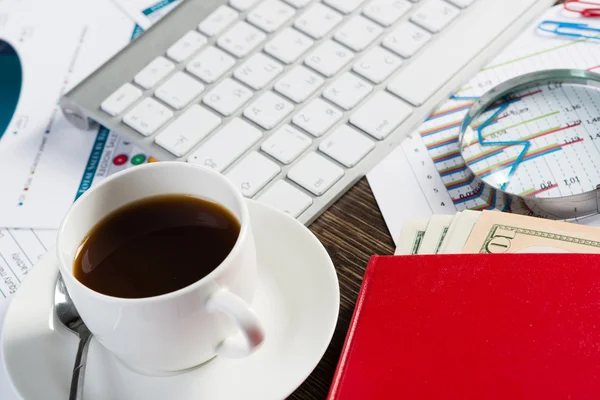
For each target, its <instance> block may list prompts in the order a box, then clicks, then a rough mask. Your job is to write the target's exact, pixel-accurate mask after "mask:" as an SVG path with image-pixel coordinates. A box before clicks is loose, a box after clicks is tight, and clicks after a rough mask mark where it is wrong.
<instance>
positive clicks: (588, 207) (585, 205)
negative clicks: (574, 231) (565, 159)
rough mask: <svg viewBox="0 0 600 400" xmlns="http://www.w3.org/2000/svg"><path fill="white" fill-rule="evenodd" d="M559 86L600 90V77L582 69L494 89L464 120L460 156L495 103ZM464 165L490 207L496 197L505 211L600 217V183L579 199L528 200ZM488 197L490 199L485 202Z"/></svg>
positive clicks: (519, 79) (535, 76) (555, 71)
mask: <svg viewBox="0 0 600 400" xmlns="http://www.w3.org/2000/svg"><path fill="white" fill-rule="evenodd" d="M559 83H560V84H562V83H567V84H576V85H582V86H592V87H594V88H597V89H600V74H598V73H595V72H591V71H586V70H579V69H553V70H545V71H538V72H532V73H529V74H525V75H520V76H518V77H516V78H513V79H510V80H508V81H506V82H503V83H501V84H500V85H498V86H495V87H494V88H492V89H490V90H489V91H488V92H486V93H485V94H484V95H483V96H481V97H480V98H479V99H478V100H477V101H475V103H474V104H473V105H472V106H471V108H470V109H469V111H468V112H467V115H466V116H465V118H464V120H463V123H462V125H461V127H460V132H459V135H458V140H459V142H458V143H459V146H461V148H460V150H461V155H462V143H463V138H464V136H465V135H469V136H470V137H475V136H477V135H476V133H475V132H474V130H473V128H472V127H471V122H472V121H475V120H476V119H477V118H478V117H480V116H481V114H483V113H484V112H485V111H486V110H487V109H488V108H490V107H491V106H493V105H494V104H496V103H499V102H503V101H505V100H506V99H507V98H508V99H510V95H511V94H514V93H518V92H521V91H524V90H527V89H530V88H533V87H537V86H540V85H544V84H546V85H553V84H559ZM465 165H466V167H467V169H468V170H469V172H471V174H472V175H473V177H474V179H473V183H474V186H476V187H477V188H478V189H477V190H478V191H480V192H481V193H482V195H483V196H482V197H483V198H484V201H486V202H487V203H488V204H495V203H497V202H496V201H492V200H493V199H491V196H496V197H495V198H496V199H497V198H502V199H503V201H502V203H504V204H505V206H504V210H510V211H512V212H516V213H520V214H527V215H535V216H540V217H544V218H552V219H561V220H569V219H574V218H581V217H584V216H590V215H593V214H597V213H600V182H598V185H597V186H596V189H594V190H591V191H588V192H584V193H580V194H576V195H570V196H564V197H544V198H542V197H525V196H521V195H518V194H514V193H509V192H506V191H502V190H501V189H499V188H497V187H494V186H493V185H491V184H489V183H487V182H485V180H484V179H483V178H481V177H479V176H478V175H477V174H476V173H475V171H473V170H472V169H471V167H470V166H469V164H467V163H466V162H465ZM486 196H487V197H490V198H487V199H486V198H485V197H486Z"/></svg>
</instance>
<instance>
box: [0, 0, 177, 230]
mask: <svg viewBox="0 0 600 400" xmlns="http://www.w3.org/2000/svg"><path fill="white" fill-rule="evenodd" d="M6 1H7V3H4V2H1V3H0V38H2V39H3V40H5V41H7V42H8V43H10V44H11V45H12V46H13V47H14V48H15V49H16V50H17V53H18V55H19V58H20V61H21V66H22V69H23V83H22V89H21V93H20V98H19V100H18V101H19V102H18V106H17V109H16V111H15V115H14V116H13V118H12V120H11V123H10V124H9V126H8V128H7V129H6V131H5V132H0V193H1V195H0V227H16V228H22V227H27V228H37V229H57V228H58V226H59V224H60V221H61V220H62V218H63V216H64V215H65V213H66V211H67V210H68V208H69V207H70V205H71V204H72V203H73V201H74V200H75V199H76V198H77V197H78V196H80V195H81V193H83V192H84V191H85V190H87V189H88V188H89V187H90V186H91V185H92V184H93V183H94V182H95V181H97V180H101V179H102V178H104V177H106V176H107V175H110V174H111V173H114V172H116V171H119V170H121V169H123V168H126V167H128V166H132V165H139V164H142V163H145V162H148V161H152V159H150V158H149V157H148V156H147V155H146V154H144V153H143V152H142V151H140V150H139V149H138V148H136V147H135V146H132V145H131V144H130V143H129V142H127V141H124V140H122V139H121V138H120V137H118V136H117V135H115V134H113V133H111V132H109V131H107V130H106V129H103V128H100V129H99V130H91V131H82V130H79V129H77V128H75V127H73V126H72V125H71V124H70V123H69V122H68V121H67V120H66V119H65V118H64V117H63V115H62V112H61V111H60V108H59V106H58V104H57V102H58V99H59V98H60V96H61V95H62V94H63V93H65V92H66V91H67V90H68V89H70V88H71V87H73V86H74V85H76V84H77V82H79V81H81V80H82V79H83V78H85V76H87V75H88V74H89V73H90V72H92V71H93V70H94V69H96V68H97V67H98V66H100V65H101V64H102V63H103V62H105V61H106V60H108V59H109V58H110V57H111V56H113V55H114V54H115V53H116V52H118V51H119V50H120V49H122V48H123V47H124V46H126V45H127V44H128V43H129V42H130V41H131V40H132V38H134V37H135V36H137V35H138V34H141V33H142V29H141V28H140V27H139V26H137V25H136V24H135V23H134V22H133V21H131V19H130V18H129V17H128V16H126V15H125V14H124V13H123V12H122V11H121V10H120V9H119V8H118V7H116V6H115V5H114V2H113V1H109V0H98V1H97V0H58V1H53V2H43V1H37V0H21V1H18V2H16V1H13V0H10V1H9V0H6ZM114 1H120V0H114ZM179 2H180V1H173V0H162V1H160V2H158V3H157V2H156V1H149V0H128V1H126V2H124V3H127V4H128V7H129V8H133V7H138V9H139V10H141V12H140V14H141V15H144V16H145V17H146V18H147V19H148V20H149V21H150V22H151V23H153V22H155V21H156V20H158V19H159V18H160V17H162V16H164V15H165V14H166V13H167V12H169V11H170V10H172V9H173V8H174V7H175V6H176V5H178V4H179ZM30 3H31V4H30ZM47 3H50V4H47ZM42 6H43V7H47V8H48V10H40V7H42ZM36 7H37V8H36ZM32 10H36V11H35V12H32ZM58 10H70V12H69V13H64V12H63V11H58ZM80 15H81V17H79V16H80ZM74 16H78V17H77V18H75V17H74ZM57 43H60V45H59V46H57V45H56V44H57ZM38 60H44V62H43V63H42V62H37V61H38ZM1 95H2V94H1V93H0V96H1Z"/></svg>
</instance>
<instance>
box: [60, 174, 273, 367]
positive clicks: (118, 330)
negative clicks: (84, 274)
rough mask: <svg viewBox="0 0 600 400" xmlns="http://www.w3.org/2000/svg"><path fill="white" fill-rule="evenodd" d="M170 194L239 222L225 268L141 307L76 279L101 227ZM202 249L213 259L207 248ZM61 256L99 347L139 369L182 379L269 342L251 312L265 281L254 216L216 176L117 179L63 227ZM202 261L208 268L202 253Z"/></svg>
mask: <svg viewBox="0 0 600 400" xmlns="http://www.w3.org/2000/svg"><path fill="white" fill-rule="evenodd" d="M164 194H187V195H191V196H195V197H199V198H203V199H207V200H211V201H213V202H216V203H219V204H221V205H222V206H223V207H225V208H226V209H228V210H229V211H230V212H231V213H232V214H233V215H234V216H235V217H236V218H237V219H238V220H239V222H240V225H241V228H240V233H239V236H238V239H237V241H236V242H235V245H234V247H233V248H232V250H231V251H230V253H229V255H228V256H227V257H226V258H225V260H223V262H222V263H221V264H220V265H219V266H218V267H217V268H215V269H214V270H213V271H212V272H211V273H210V274H208V275H207V276H205V277H204V278H202V279H201V280H199V281H197V282H195V283H193V284H191V285H189V286H187V287H185V288H182V289H180V290H177V291H174V292H171V293H167V294H163V295H160V296H155V297H147V298H137V299H135V298H134V299H131V298H118V297H112V296H107V295H104V294H101V293H98V292H96V291H94V290H92V289H90V288H88V287H87V286H85V285H83V284H82V283H81V282H80V281H79V280H77V279H76V278H75V276H74V275H73V265H74V264H73V263H74V260H75V257H76V254H77V249H78V248H79V246H80V244H81V242H82V240H83V239H84V238H85V237H86V236H87V234H88V233H89V232H90V230H91V229H92V228H93V227H94V225H96V224H97V223H98V222H99V221H100V220H101V219H102V218H104V217H105V216H106V215H108V214H109V213H111V212H112V211H115V210H116V209H117V208H119V207H121V206H123V205H125V204H128V203H131V202H133V201H136V200H140V199H143V198H147V197H151V196H156V195H164ZM198 249H199V251H207V250H206V249H202V244H201V243H199V244H198ZM57 252H58V259H59V264H60V273H61V274H62V276H63V279H64V281H65V284H66V286H67V289H68V291H69V294H70V295H71V298H72V299H73V302H74V303H75V306H76V307H77V310H78V311H79V313H80V315H81V317H82V319H83V321H84V322H85V324H86V325H87V326H88V328H89V329H90V331H91V332H92V333H93V334H94V336H95V338H96V339H97V340H98V342H100V343H101V344H102V345H103V346H104V347H105V348H106V349H108V350H109V351H110V352H111V353H113V354H114V355H115V356H116V357H117V358H118V359H119V360H120V361H121V362H122V363H124V364H125V365H126V366H128V367H130V368H131V369H134V370H136V371H139V372H142V373H147V374H152V375H161V374H165V373H167V374H168V373H176V372H179V371H183V370H186V369H189V368H193V367H195V366H197V365H199V364H202V363H204V362H206V361H208V360H210V359H211V358H213V357H214V356H217V355H218V356H225V357H242V356H246V355H249V354H250V353H252V352H253V351H254V350H255V349H256V348H257V347H258V346H259V345H260V344H261V343H262V341H263V339H264V331H263V329H262V327H261V324H260V322H259V320H258V319H257V317H256V315H255V314H254V312H253V311H252V309H251V308H250V306H249V305H248V304H249V303H250V302H251V300H252V297H253V293H254V290H255V286H256V277H257V271H256V250H255V247H254V238H253V236H252V230H251V227H250V219H249V213H248V208H247V205H246V202H245V200H244V197H243V196H242V195H241V193H240V191H239V190H238V189H236V187H235V186H234V185H233V184H232V183H231V182H230V181H229V180H227V179H226V178H225V177H224V176H222V175H221V174H218V173H216V172H214V171H212V170H209V169H207V168H203V167H200V166H194V165H191V164H187V163H183V162H159V163H151V164H146V165H142V166H138V167H135V168H130V169H127V170H124V171H122V172H119V173H117V174H115V175H112V176H111V177H109V178H108V179H106V180H105V181H103V182H101V183H100V184H98V185H97V186H94V187H92V188H91V189H89V190H88V191H87V192H86V193H85V194H83V195H82V196H81V197H80V198H79V199H78V200H77V201H76V202H75V203H74V204H73V206H72V207H71V209H70V210H69V212H68V213H67V215H66V217H65V219H64V220H63V222H62V224H61V226H60V230H59V233H58V240H57ZM198 259H199V260H200V261H201V260H202V254H201V253H200V252H199V253H198ZM168 274H169V266H168V265H165V275H167V276H168ZM236 333H237V334H236ZM239 333H241V334H239Z"/></svg>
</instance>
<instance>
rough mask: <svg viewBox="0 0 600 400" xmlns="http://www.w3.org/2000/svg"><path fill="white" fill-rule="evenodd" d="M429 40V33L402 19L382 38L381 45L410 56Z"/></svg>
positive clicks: (401, 54) (406, 56) (399, 53)
mask: <svg viewBox="0 0 600 400" xmlns="http://www.w3.org/2000/svg"><path fill="white" fill-rule="evenodd" d="M430 40H431V34H430V33H429V32H427V31H426V30H424V29H422V28H419V27H418V26H416V25H415V24H412V23H410V22H408V21H404V22H402V23H400V25H398V27H397V28H396V29H394V30H393V31H392V32H391V33H390V34H389V35H387V36H386V37H385V39H383V43H382V44H383V46H384V47H386V48H388V49H390V50H391V51H393V52H394V53H396V54H398V55H400V56H402V57H404V58H410V57H412V56H413V55H414V54H415V53H416V52H417V51H419V49H420V48H421V47H423V46H425V44H427V42H429V41H430Z"/></svg>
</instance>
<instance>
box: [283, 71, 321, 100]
mask: <svg viewBox="0 0 600 400" xmlns="http://www.w3.org/2000/svg"><path fill="white" fill-rule="evenodd" d="M324 82H325V80H324V79H323V78H322V77H320V76H319V75H318V74H316V73H314V72H312V71H311V70H309V69H308V68H306V67H303V66H301V65H298V66H296V67H294V68H292V69H291V70H290V71H289V72H288V73H287V74H285V75H284V76H283V78H281V79H280V80H279V81H277V82H276V83H275V86H274V88H275V90H276V91H278V92H279V93H281V94H282V95H284V96H286V97H287V98H289V99H290V100H292V101H295V102H296V103H302V102H303V101H304V100H306V99H307V98H308V97H309V96H310V95H311V94H313V93H314V92H316V91H317V89H318V88H320V87H321V85H323V83H324Z"/></svg>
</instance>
